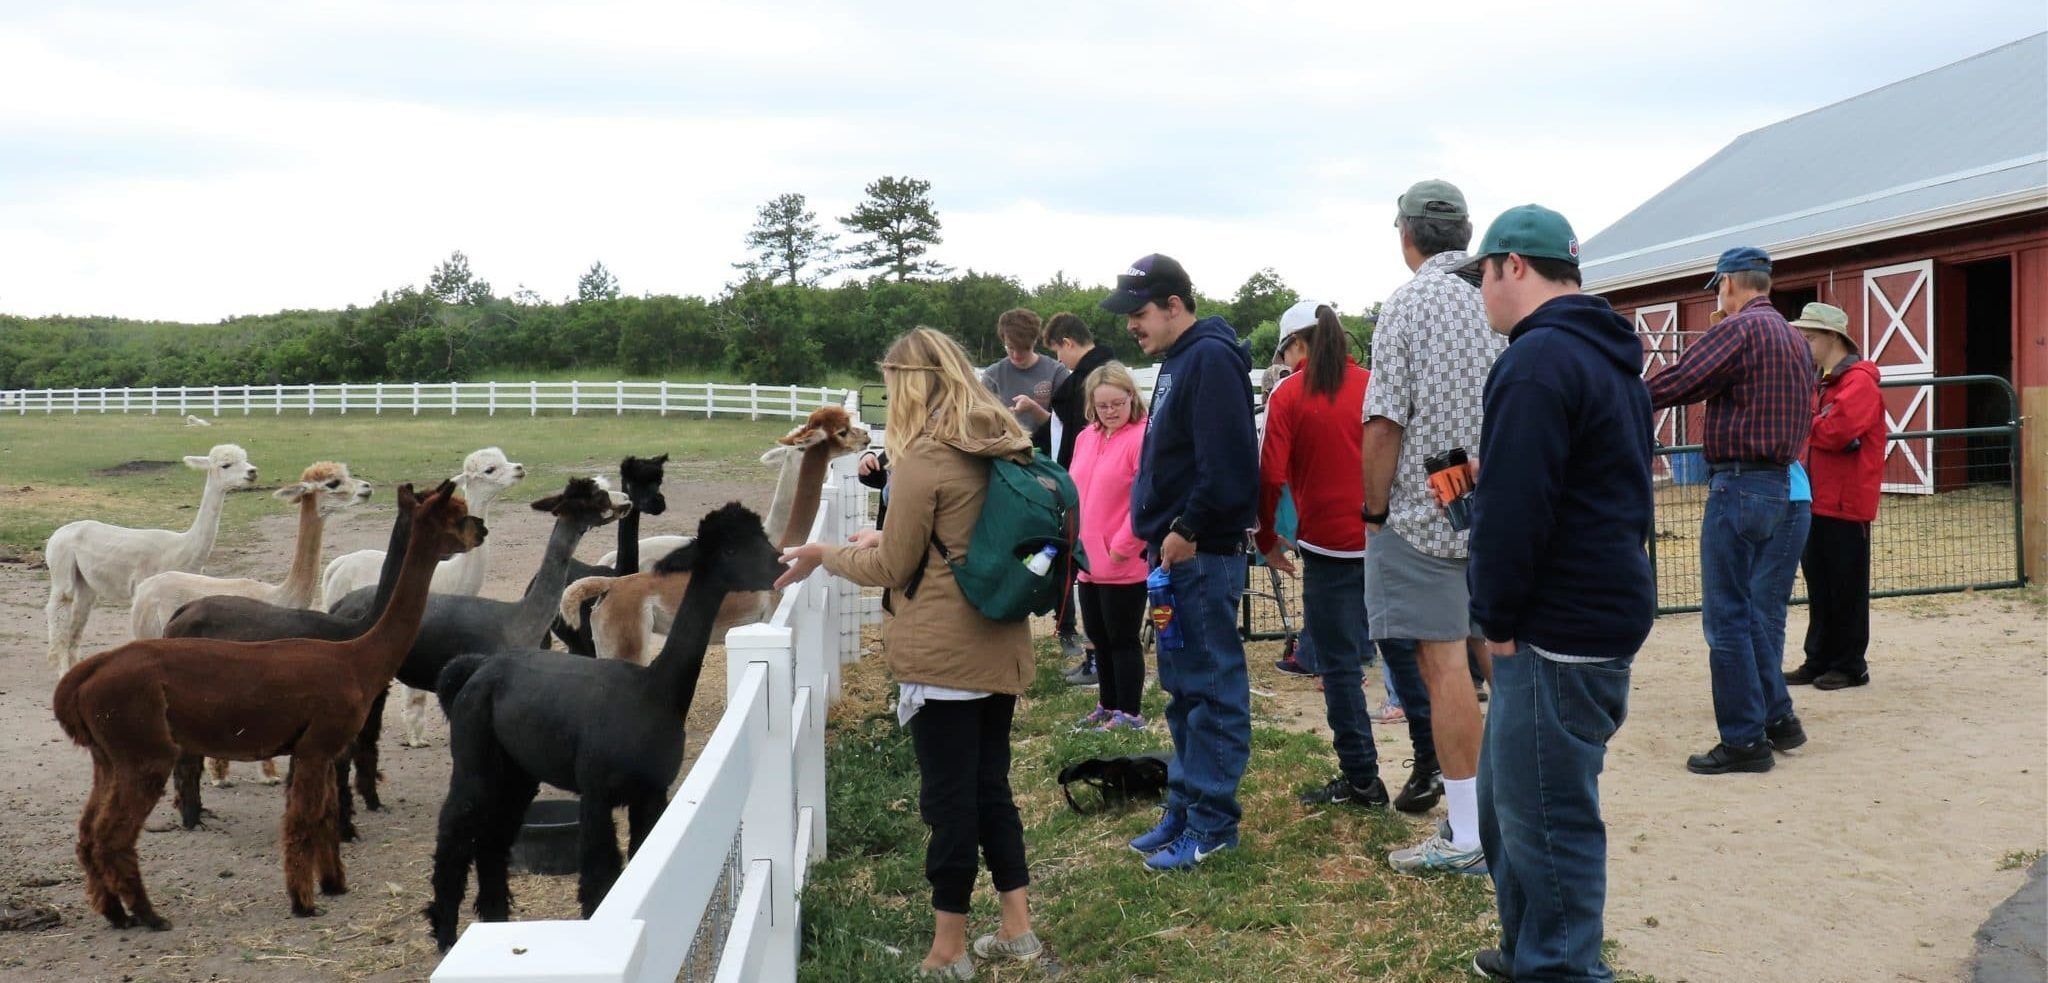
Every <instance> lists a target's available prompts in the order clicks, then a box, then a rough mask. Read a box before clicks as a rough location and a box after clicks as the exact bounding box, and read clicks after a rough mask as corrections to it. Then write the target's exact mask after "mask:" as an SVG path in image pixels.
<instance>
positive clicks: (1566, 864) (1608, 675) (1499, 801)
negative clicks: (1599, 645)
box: [1478, 645, 1634, 983]
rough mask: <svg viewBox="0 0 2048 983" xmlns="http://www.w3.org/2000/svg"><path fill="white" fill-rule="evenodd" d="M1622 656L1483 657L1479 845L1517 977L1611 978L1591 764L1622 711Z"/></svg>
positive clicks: (1601, 755)
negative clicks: (1489, 670) (1489, 675)
mask: <svg viewBox="0 0 2048 983" xmlns="http://www.w3.org/2000/svg"><path fill="white" fill-rule="evenodd" d="M1632 661H1634V660H1633V659H1632V658H1627V659H1612V660H1609V661H1607V662H1588V663H1564V662H1555V661H1552V660H1550V659H1546V658H1544V657H1543V656H1541V655H1538V654H1536V653H1535V652H1534V651H1532V650H1531V649H1530V648H1529V647H1528V646H1526V645H1524V646H1521V647H1519V648H1518V649H1517V650H1516V651H1515V654H1514V655H1511V656H1507V657H1504V658H1503V657H1497V658H1495V659H1494V660H1493V697H1492V699H1491V700H1490V701H1489V702H1488V703H1487V710H1486V743H1485V745H1484V747H1483V748H1482V750H1481V752H1480V755H1479V789H1478V791H1479V842H1480V845H1481V846H1482V847H1483V848H1484V849H1485V850H1486V866H1487V870H1488V871H1489V872H1490V873H1491V874H1492V876H1493V885H1494V903H1495V905H1496V906H1498V908H1499V910H1500V935H1501V941H1500V951H1501V955H1502V956H1504V957H1505V958H1506V961H1507V964H1508V965H1509V966H1510V967H1511V969H1512V975H1513V977H1514V979H1515V980H1516V983H1546V981H1554V983H1564V981H1571V983H1581V981H1600V983H1605V981H1608V980H1612V979H1614V973H1613V971H1612V970H1610V969H1609V968H1608V967H1607V964H1606V963H1604V962H1602V961H1601V959H1600V940H1601V937H1602V935H1601V933H1602V925H1601V918H1602V916H1603V914H1604V913H1605V911H1606V907H1607V825H1606V823H1604V822H1602V821H1601V819H1600V769H1601V767H1602V765H1603V764H1604V763H1605V761H1606V758H1607V740H1608V738H1610V737H1613V736H1614V732H1615V731H1616V730H1618V729H1620V727H1621V722H1622V720H1623V719H1625V718H1626V717H1627V716H1628V683H1629V667H1630V663H1631V662H1632Z"/></svg>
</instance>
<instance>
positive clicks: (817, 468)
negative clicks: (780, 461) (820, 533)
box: [775, 441, 832, 549]
mask: <svg viewBox="0 0 2048 983" xmlns="http://www.w3.org/2000/svg"><path fill="white" fill-rule="evenodd" d="M830 463H832V449H831V447H830V445H828V444H826V443H824V442H822V441H821V442H819V443H816V444H813V445H811V446H810V447H807V448H805V449H804V453H803V460H802V463H801V464H799V465H798V467H797V475H796V496H795V498H794V499H793V500H792V501H791V503H790V507H789V517H788V518H787V519H784V520H783V526H782V540H781V541H780V542H778V543H776V544H775V545H776V546H779V547H782V548H784V549H787V548H789V547H791V546H802V545H803V544H804V543H805V542H806V541H807V540H809V539H810V538H811V523H813V522H816V521H817V520H818V501H819V498H820V496H822V495H823V493H824V489H825V465H827V464H830Z"/></svg>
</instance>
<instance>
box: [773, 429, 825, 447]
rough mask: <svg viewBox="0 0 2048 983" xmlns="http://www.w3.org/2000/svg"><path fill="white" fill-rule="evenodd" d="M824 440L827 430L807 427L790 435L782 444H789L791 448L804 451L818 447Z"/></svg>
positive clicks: (783, 439)
mask: <svg viewBox="0 0 2048 983" xmlns="http://www.w3.org/2000/svg"><path fill="white" fill-rule="evenodd" d="M824 439H825V429H824V428H823V427H812V426H806V427H804V428H803V429H801V430H798V431H796V432H794V433H792V434H790V435H789V436H787V437H784V438H782V442H783V443H785V444H788V445H789V446H791V447H795V448H797V449H799V450H803V449H806V448H810V447H814V446H816V445H817V444H818V443H820V442H821V441H823V440H824Z"/></svg>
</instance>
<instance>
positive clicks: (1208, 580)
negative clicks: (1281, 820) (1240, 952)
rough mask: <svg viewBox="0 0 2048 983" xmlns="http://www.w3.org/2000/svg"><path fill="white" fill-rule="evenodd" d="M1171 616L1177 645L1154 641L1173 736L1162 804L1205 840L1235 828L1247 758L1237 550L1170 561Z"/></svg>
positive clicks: (1247, 687) (1247, 683) (1247, 693)
mask: <svg viewBox="0 0 2048 983" xmlns="http://www.w3.org/2000/svg"><path fill="white" fill-rule="evenodd" d="M1170 576H1171V577H1172V580H1173V599H1174V605H1175V606H1174V609H1173V618H1174V621H1175V623H1177V624H1178V625H1179V627H1180V636H1181V647H1180V648H1179V649H1168V648H1167V647H1166V646H1164V645H1161V646H1159V686H1160V688H1161V689H1164V690H1166V694H1167V701H1166V730H1167V733H1168V734H1170V735H1172V737H1173V759H1172V761H1171V763H1170V764H1169V765H1168V767H1167V795H1166V808H1167V810H1168V811H1169V812H1183V813H1185V814H1186V816H1187V823H1188V829H1189V830H1190V831H1192V832H1193V833H1194V834H1195V835H1196V836H1197V837H1198V838H1200V839H1201V840H1202V842H1204V843H1215V842H1217V841H1218V840H1221V839H1223V838H1224V837H1227V836H1232V835H1235V834H1236V833H1237V822H1238V819H1239V818H1241V817H1242V816H1243V813H1244V810H1243V807H1242V806H1240V805H1239V804H1238V801H1237V787H1238V783H1239V782H1240V781H1242V780H1243V779H1244V769H1245V765H1246V764H1247V763H1248V762H1249V761H1250V760H1251V756H1252V705H1251V704H1252V692H1251V676H1250V675H1249V674H1247V673H1246V671H1245V664H1244V639H1242V638H1240V637H1238V634H1237V601H1238V598H1239V597H1241V596H1242V595H1243V594H1244V578H1245V558H1244V554H1242V553H1197V554H1195V556H1194V557H1193V558H1192V559H1189V560H1185V561H1183V562H1180V563H1176V564H1174V565H1173V567H1172V569H1171V571H1170Z"/></svg>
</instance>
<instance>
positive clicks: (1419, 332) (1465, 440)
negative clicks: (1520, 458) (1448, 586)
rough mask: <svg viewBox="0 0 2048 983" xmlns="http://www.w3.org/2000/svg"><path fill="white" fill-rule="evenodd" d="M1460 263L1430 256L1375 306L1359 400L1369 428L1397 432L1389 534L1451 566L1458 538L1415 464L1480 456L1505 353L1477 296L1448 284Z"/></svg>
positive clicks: (1455, 282) (1451, 255)
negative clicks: (1367, 380)
mask: <svg viewBox="0 0 2048 983" xmlns="http://www.w3.org/2000/svg"><path fill="white" fill-rule="evenodd" d="M1466 258H1467V257H1466V255H1465V253H1464V252H1463V251H1459V250H1453V251H1451V252H1447V253H1438V254H1436V255H1435V256H1431V257H1430V258H1429V259H1427V260H1425V261H1423V264H1422V266H1421V267H1420V268H1418V269H1417V270H1416V271H1415V277H1414V279H1411V280H1409V281H1408V282H1407V283H1405V284H1402V285H1401V287H1400V288H1399V289H1397V290H1395V291H1394V293H1393V295H1392V296H1390V297H1388V298H1387V300H1386V303H1384V304H1381V305H1380V317H1379V322H1378V323H1377V324H1376V325H1375V326H1374V328H1373V334H1372V385H1371V386H1369V387H1367V388H1366V391H1365V418H1366V419H1367V420H1370V419H1372V418H1373V417H1376V416H1383V417H1386V418H1387V419H1388V420H1391V421H1393V422H1395V423H1398V424H1400V425H1401V427H1402V437H1401V456H1400V459H1399V461H1398V462H1397V463H1396V464H1395V466H1394V487H1393V494H1392V496H1391V497H1390V499H1389V502H1388V517H1387V528H1389V529H1392V530H1393V531H1394V532H1396V533H1399V534H1400V536H1401V538H1402V539H1405V540H1407V541H1408V543H1409V544H1410V545H1412V546H1414V547H1415V548H1416V549H1418V550H1421V551H1423V552H1424V553H1428V554H1430V555H1432V556H1442V557H1455V558H1458V559H1463V558H1464V557H1465V534H1464V533H1461V532H1458V531H1457V530H1455V529H1452V528H1451V523H1450V521H1449V520H1448V519H1445V518H1444V514H1443V510H1441V509H1439V508H1437V505H1436V502H1435V501H1434V500H1433V499H1432V498H1431V497H1430V494H1429V481H1428V474H1427V473H1426V472H1425V471H1424V470H1423V465H1422V462H1423V459H1424V458H1427V457H1429V456H1430V455H1432V454H1436V453H1439V452H1442V451H1447V450H1450V449H1451V448H1454V447H1462V448H1464V449H1465V453H1466V454H1467V455H1470V456H1472V457H1477V456H1478V455H1479V424H1480V419H1481V416H1480V400H1481V397H1482V396H1483V395H1484V394H1485V391H1486V375H1487V373H1488V372H1490V371H1492V369H1493V362H1494V360H1495V359H1497V358H1499V357H1500V353H1501V352H1503V351H1506V350H1507V347H1508V340H1507V338H1506V337H1505V336H1503V335H1501V334H1498V333H1496V332H1495V331H1494V330H1493V329H1492V328H1489V327H1487V325H1486V308H1485V306H1484V305H1483V304H1482V303H1481V302H1480V300H1479V290H1478V288H1476V287H1473V286H1472V285H1471V284H1469V283H1466V282H1465V281H1463V280H1461V279H1458V278H1457V277H1456V276H1453V275H1452V274H1451V271H1452V270H1454V269H1456V268H1457V267H1459V266H1461V265H1463V264H1464V263H1465V260H1466ZM1368 548H1369V547H1368Z"/></svg>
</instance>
